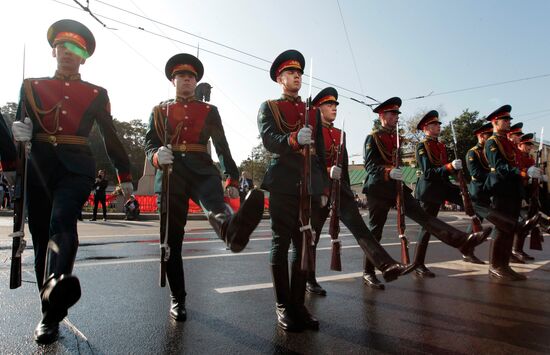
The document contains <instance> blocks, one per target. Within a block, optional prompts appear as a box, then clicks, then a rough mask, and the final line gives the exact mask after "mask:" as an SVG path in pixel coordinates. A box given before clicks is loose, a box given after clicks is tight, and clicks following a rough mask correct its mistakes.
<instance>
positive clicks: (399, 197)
mask: <svg viewBox="0 0 550 355" xmlns="http://www.w3.org/2000/svg"><path fill="white" fill-rule="evenodd" d="M395 136H396V137H397V138H396V140H397V143H396V146H395V152H394V156H393V166H394V168H395V169H399V166H400V165H401V141H400V137H399V123H397V126H396V128H395ZM395 185H396V190H397V194H396V199H395V208H396V209H397V232H398V233H399V240H400V242H401V262H402V263H403V264H409V263H410V257H409V241H408V240H407V237H406V235H405V230H406V228H407V227H406V225H405V199H404V197H403V181H401V180H395Z"/></svg>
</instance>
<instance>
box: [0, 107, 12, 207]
mask: <svg viewBox="0 0 550 355" xmlns="http://www.w3.org/2000/svg"><path fill="white" fill-rule="evenodd" d="M15 159H16V150H15V145H14V144H13V138H12V136H11V133H10V130H9V129H8V126H7V124H6V121H4V117H3V116H2V114H1V113H0V161H1V163H2V174H3V175H4V177H5V178H6V180H7V181H8V184H9V185H13V184H15ZM0 203H1V201H0Z"/></svg>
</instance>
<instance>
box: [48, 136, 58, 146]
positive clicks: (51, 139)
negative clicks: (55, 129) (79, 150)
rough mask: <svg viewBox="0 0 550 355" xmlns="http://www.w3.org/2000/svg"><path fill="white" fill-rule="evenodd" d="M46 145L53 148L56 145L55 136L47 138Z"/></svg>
mask: <svg viewBox="0 0 550 355" xmlns="http://www.w3.org/2000/svg"><path fill="white" fill-rule="evenodd" d="M48 143H50V144H51V145H53V146H54V147H55V146H56V145H57V138H56V137H55V136H49V137H48Z"/></svg>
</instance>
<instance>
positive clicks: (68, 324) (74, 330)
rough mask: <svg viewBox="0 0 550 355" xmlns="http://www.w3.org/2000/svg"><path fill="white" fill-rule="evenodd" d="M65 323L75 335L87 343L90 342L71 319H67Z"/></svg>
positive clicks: (64, 320)
mask: <svg viewBox="0 0 550 355" xmlns="http://www.w3.org/2000/svg"><path fill="white" fill-rule="evenodd" d="M63 323H65V325H66V326H67V327H68V328H69V330H71V331H72V332H73V333H75V334H76V335H78V336H79V337H81V338H82V339H84V341H85V342H88V338H86V336H85V335H84V333H82V332H81V331H80V330H79V329H78V328H77V327H76V326H75V325H74V324H73V323H72V322H71V321H70V320H69V318H67V317H65V318H64V319H63Z"/></svg>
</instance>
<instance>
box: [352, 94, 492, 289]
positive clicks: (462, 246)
mask: <svg viewBox="0 0 550 355" xmlns="http://www.w3.org/2000/svg"><path fill="white" fill-rule="evenodd" d="M400 107H401V99H400V98H398V97H393V98H391V99H388V100H386V101H385V102H383V103H381V104H380V105H378V106H377V107H376V108H375V109H374V112H375V113H377V114H378V117H379V118H380V122H381V123H382V127H381V128H380V129H378V130H374V131H373V132H372V133H371V134H369V135H368V136H367V138H366V139H365V145H364V153H363V157H364V161H365V170H366V171H367V178H366V181H365V184H364V185H363V192H364V193H365V194H366V195H367V208H368V209H369V229H370V230H371V231H372V233H373V234H374V236H375V237H376V239H377V240H378V241H380V239H381V238H382V231H383V228H384V224H385V223H386V219H387V216H388V212H389V210H390V208H391V207H392V206H394V205H395V200H396V184H395V180H402V179H403V173H402V171H401V169H400V168H396V167H394V166H393V162H392V158H393V156H394V151H395V149H396V145H397V133H396V131H395V129H396V125H397V121H398V120H399V114H400V113H401V112H400V111H399V108H400ZM403 197H404V205H405V213H406V215H407V217H409V218H411V219H413V220H414V221H415V222H417V223H418V224H420V225H421V226H422V227H423V228H425V230H426V231H428V232H429V233H430V234H433V235H435V236H436V237H437V238H438V239H440V240H441V241H443V242H444V243H446V244H449V245H451V246H453V247H455V248H458V249H459V250H460V251H461V252H462V253H465V252H466V251H468V250H472V249H473V248H474V247H475V246H476V245H478V244H481V243H482V242H483V241H485V239H487V236H488V235H489V233H490V229H484V230H483V232H478V233H472V234H470V235H468V234H466V233H464V232H461V231H459V230H458V229H456V228H454V227H452V226H450V225H448V224H446V223H444V222H443V221H441V220H439V219H437V218H435V217H434V216H431V215H429V214H427V213H426V212H425V211H424V210H423V209H422V208H421V207H420V204H419V202H418V201H417V200H415V199H414V198H413V197H412V195H411V190H410V189H409V188H408V187H407V186H403ZM414 267H415V265H412V266H411V267H410V268H409V269H412V268H414ZM364 275H365V276H364V278H365V281H366V282H367V284H368V285H369V286H371V287H377V288H379V286H378V284H379V283H380V282H379V281H378V279H377V278H376V276H375V274H374V266H373V265H372V264H371V263H370V261H368V260H366V261H365V272H364Z"/></svg>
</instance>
